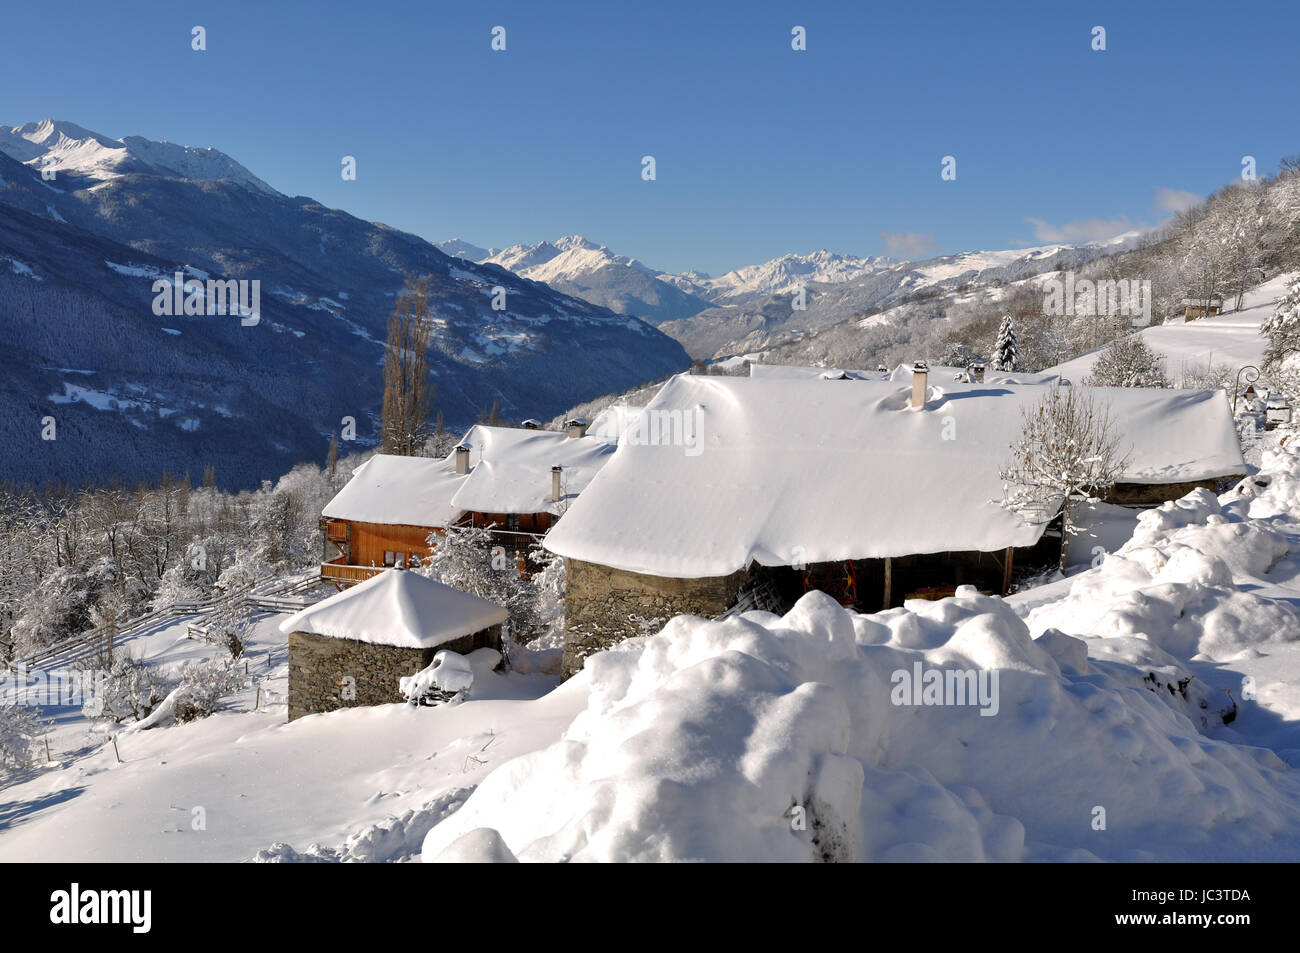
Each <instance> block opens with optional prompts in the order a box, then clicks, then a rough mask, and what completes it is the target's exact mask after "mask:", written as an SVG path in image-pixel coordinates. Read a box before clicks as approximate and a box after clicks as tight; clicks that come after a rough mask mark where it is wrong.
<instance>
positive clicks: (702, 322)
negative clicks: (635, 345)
mask: <svg viewBox="0 0 1300 953" xmlns="http://www.w3.org/2000/svg"><path fill="white" fill-rule="evenodd" d="M1136 238H1137V233H1129V234H1127V235H1121V236H1119V237H1118V238H1115V239H1112V240H1110V241H1107V242H1096V243H1091V244H1087V245H1066V244H1056V245H1043V246H1039V247H1034V248H1014V249H1006V250H997V251H976V252H962V253H959V254H956V255H945V256H942V257H938V258H930V259H926V260H924V261H918V262H909V261H898V260H895V259H891V258H886V257H873V258H858V257H856V256H853V255H843V254H839V253H836V252H832V251H828V250H826V249H821V250H819V251H815V252H812V253H811V254H807V255H798V254H790V255H782V256H780V257H779V258H773V259H771V260H770V261H765V262H762V263H761V264H757V265H746V266H744V267H742V268H737V269H735V270H733V271H729V272H727V273H726V274H723V275H719V276H717V277H713V276H711V275H709V274H707V273H705V272H701V271H683V272H678V273H676V274H674V273H672V272H665V271H659V270H657V269H655V268H651V267H649V266H647V265H646V264H644V263H643V262H641V261H639V260H638V259H636V258H631V257H628V256H626V255H619V254H616V253H615V252H613V251H611V250H610V249H609V248H608V247H607V246H605V245H598V244H596V243H595V242H593V241H591V240H589V239H587V238H584V237H583V236H581V235H568V236H565V237H564V238H561V239H558V240H556V241H545V242H538V243H536V244H532V245H512V246H510V247H509V248H483V247H482V246H479V245H474V244H472V243H470V242H466V241H464V240H462V239H459V238H456V239H450V240H448V241H445V242H439V243H438V247H439V248H440V249H441V250H442V251H444V252H446V253H447V254H449V255H453V256H455V257H459V258H464V259H466V260H468V261H473V262H479V263H484V264H494V265H500V266H501V267H502V268H505V269H506V270H508V271H512V272H514V273H515V274H517V275H519V276H521V277H524V278H527V279H529V280H530V281H540V282H542V283H544V284H547V285H550V286H551V287H552V288H554V289H555V290H557V291H562V292H564V293H565V294H569V295H573V296H574V297H577V298H582V299H583V300H585V301H590V302H592V303H593V304H599V305H602V306H604V307H607V308H609V309H610V310H612V311H615V312H617V313H619V314H634V315H636V316H638V317H641V318H644V319H645V320H647V321H650V322H652V323H655V324H658V325H659V326H660V329H661V330H662V331H663V332H664V333H665V334H668V335H669V336H670V337H674V338H676V339H677V340H679V341H681V343H682V345H683V346H684V347H685V348H686V350H687V351H688V352H690V354H691V356H693V357H699V358H709V357H714V356H723V355H726V354H731V353H740V352H741V351H742V350H753V349H755V348H761V347H765V346H768V345H770V344H772V343H774V342H777V341H780V340H783V339H786V338H789V337H791V336H795V335H800V334H804V333H808V332H811V331H816V330H818V329H820V328H824V327H829V326H830V325H833V324H837V323H839V322H841V321H845V320H848V319H849V318H852V317H854V315H856V314H861V313H863V312H865V311H867V310H871V309H874V308H878V307H880V306H882V305H888V304H890V303H892V302H895V301H898V300H901V299H903V298H906V297H908V296H911V295H915V294H917V293H923V292H926V291H927V290H931V289H935V290H941V291H942V290H951V289H954V288H957V287H959V286H961V285H963V284H972V283H974V284H978V283H988V282H992V281H999V280H1016V279H1019V278H1023V277H1025V276H1028V275H1034V274H1042V273H1044V272H1048V271H1052V270H1054V269H1056V268H1061V267H1069V266H1072V265H1076V264H1081V263H1083V262H1085V261H1090V260H1092V259H1094V258H1097V257H1099V256H1101V255H1104V254H1110V253H1112V252H1115V251H1119V250H1121V249H1122V248H1124V247H1125V246H1127V245H1130V244H1132V243H1133V242H1134V241H1135V240H1136ZM799 288H803V289H804V290H805V292H806V295H807V299H808V301H807V303H808V307H807V310H803V311H792V309H791V307H790V295H791V294H792V293H793V292H795V291H796V289H799ZM814 302H815V303H814Z"/></svg>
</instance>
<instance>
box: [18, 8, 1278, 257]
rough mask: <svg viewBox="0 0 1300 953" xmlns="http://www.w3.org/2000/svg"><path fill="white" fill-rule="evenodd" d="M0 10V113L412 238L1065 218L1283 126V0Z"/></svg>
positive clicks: (775, 239)
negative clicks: (196, 165) (305, 200)
mask: <svg viewBox="0 0 1300 953" xmlns="http://www.w3.org/2000/svg"><path fill="white" fill-rule="evenodd" d="M3 24H4V36H5V46H4V55H3V56H2V57H0V122H3V123H6V124H10V125H14V124H18V123H21V122H26V121H30V120H37V119H42V118H46V117H53V118H56V119H66V120H70V121H72V122H75V123H78V124H80V125H83V126H85V127H87V128H90V129H94V130H95V131H97V132H101V133H104V134H107V135H110V136H116V137H121V136H125V135H143V136H147V137H149V138H153V139H168V140H170V141H173V142H183V143H186V144H189V145H197V146H208V145H211V146H215V147H217V148H218V149H221V150H222V151H224V152H227V153H229V154H230V155H231V156H233V157H234V158H235V159H237V160H238V161H240V162H242V163H243V164H244V165H246V166H247V167H248V168H250V169H251V170H252V171H253V172H254V173H256V174H257V175H259V176H261V177H262V178H263V179H266V180H267V181H268V182H270V183H271V184H272V185H273V186H275V187H276V188H278V189H280V190H281V191H283V192H286V193H288V194H290V195H310V196H313V197H314V198H317V199H319V200H321V201H322V202H324V203H325V204H327V205H330V206H335V207H339V208H343V209H346V210H347V211H349V212H352V213H353V214H356V215H358V216H361V217H363V218H367V219H372V220H376V221H382V222H386V223H388V224H390V225H393V226H396V227H399V228H403V229H406V230H408V231H412V232H415V233H417V234H419V235H422V236H424V237H426V238H428V239H431V240H440V239H444V238H451V237H453V236H459V237H462V238H465V239H467V240H469V241H473V242H476V243H478V244H481V245H498V246H500V245H507V244H514V243H516V242H533V241H540V240H542V239H546V238H556V237H559V236H561V235H565V234H571V233H581V234H584V235H586V236H587V237H589V238H591V239H593V240H595V241H598V242H603V243H605V244H607V245H609V246H610V247H611V248H612V249H613V250H615V251H617V252H620V253H623V254H629V255H633V256H636V257H638V258H640V259H642V260H643V261H645V262H646V263H648V264H650V265H652V266H655V267H658V268H664V269H667V270H682V269H686V268H697V269H700V270H704V271H709V272H712V273H714V274H717V273H721V272H723V271H726V270H728V269H730V268H734V267H738V266H740V265H744V264H751V263H755V262H758V261H763V260H766V259H768V258H772V257H775V256H777V255H780V254H784V253H786V252H808V251H812V250H814V249H817V248H830V249H831V250H834V251H839V252H844V253H849V254H856V255H872V254H890V253H893V254H898V255H901V256H903V257H917V256H918V255H922V254H930V253H949V252H955V251H961V250H968V249H976V248H1006V247H1016V246H1019V245H1022V244H1037V243H1042V242H1045V241H1054V240H1080V239H1086V238H1089V237H1096V236H1098V235H1102V234H1105V233H1115V232H1119V231H1123V230H1125V229H1126V228H1128V227H1139V226H1143V225H1147V226H1150V225H1154V224H1156V223H1158V222H1160V221H1161V220H1163V219H1165V218H1167V217H1168V215H1169V210H1170V209H1171V208H1175V207H1177V206H1178V204H1179V202H1180V201H1185V200H1186V194H1192V195H1204V194H1206V193H1208V192H1210V191H1212V190H1214V189H1216V188H1218V187H1219V186H1222V185H1224V184H1226V183H1227V182H1229V181H1231V180H1233V179H1234V178H1236V177H1237V176H1238V175H1239V173H1240V169H1241V160H1242V156H1244V155H1253V156H1255V157H1256V159H1257V161H1258V164H1259V169H1260V171H1261V172H1272V171H1273V170H1275V169H1276V166H1277V160H1278V158H1279V157H1281V156H1283V155H1286V154H1290V153H1295V152H1300V123H1297V122H1296V119H1297V112H1298V111H1300V110H1298V109H1297V104H1298V103H1300V97H1298V96H1297V85H1298V84H1300V79H1298V78H1297V76H1296V73H1295V61H1296V53H1295V45H1296V37H1297V35H1298V32H1300V31H1298V30H1297V27H1300V4H1296V3H1294V2H1293V0H1292V2H1272V3H1259V2H1251V0H1236V2H1233V3H1223V2H1215V3H1202V2H1132V0H1125V2H1119V3H1106V2H1088V3H1078V2H1059V0H1050V2H1046V0H1045V2H1038V3H1028V2H1026V3H989V4H983V3H962V2H947V3H940V2H912V0H908V2H905V3H877V2H874V0H873V2H869V3H868V2H856V0H855V2H851V3H850V2H842V3H806V2H800V3H792V2H786V3H769V2H753V3H713V2H693V3H678V2H673V0H668V2H656V3H654V4H649V3H646V4H630V3H628V4H625V3H619V2H568V0H555V2H546V3H539V2H536V0H529V2H526V3H457V4H451V3H446V2H430V0H420V2H388V3H386V2H383V0H374V2H369V3H357V2H346V3H343V2H333V0H321V2H312V3H298V2H276V3H243V2H230V0H222V2H214V3H189V2H176V0H167V2H127V3H124V4H105V3H102V2H95V3H84V2H68V3H61V4H59V5H58V6H57V7H51V6H49V5H41V4H17V3H13V4H8V5H7V6H6V9H5V11H4V14H3ZM194 25H202V26H204V27H205V28H206V30H207V45H208V49H207V51H206V52H201V53H200V52H194V51H193V50H191V49H190V30H191V27H193V26H194ZM496 25H501V26H504V27H505V28H506V31H507V32H506V40H507V49H506V51H505V52H501V53H498V52H493V51H492V50H491V49H490V41H491V35H490V31H491V29H492V27H493V26H496ZM795 25H801V26H804V27H806V29H807V46H808V48H807V50H806V51H805V52H795V51H793V50H791V48H790V40H791V28H792V27H793V26H795ZM1096 25H1101V26H1104V27H1105V28H1106V31H1107V50H1106V51H1105V52H1094V51H1093V50H1092V49H1091V46H1090V44H1091V30H1092V28H1093V27H1094V26H1096ZM343 155H354V156H356V158H357V180H356V181H354V182H345V181H343V180H342V179H341V177H340V175H339V172H340V168H341V166H340V160H341V157H342V156H343ZM643 155H653V156H654V157H655V159H656V163H657V175H658V177H657V179H656V180H655V181H653V182H646V181H643V180H642V178H641V157H642V156H643ZM945 155H952V156H954V157H955V158H956V160H957V178H956V180H955V181H951V182H945V181H942V180H941V178H940V162H941V159H942V157H943V156H945Z"/></svg>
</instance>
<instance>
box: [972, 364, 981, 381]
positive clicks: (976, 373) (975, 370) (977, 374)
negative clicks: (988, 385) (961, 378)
mask: <svg viewBox="0 0 1300 953" xmlns="http://www.w3.org/2000/svg"><path fill="white" fill-rule="evenodd" d="M970 380H971V383H972V384H983V383H984V365H983V364H972V365H971V366H970Z"/></svg>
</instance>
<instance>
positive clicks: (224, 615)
mask: <svg viewBox="0 0 1300 953" xmlns="http://www.w3.org/2000/svg"><path fill="white" fill-rule="evenodd" d="M252 625H253V610H252V608H251V607H250V606H249V605H248V604H246V603H242V602H241V601H240V599H239V598H238V597H236V598H232V599H227V600H225V601H223V602H221V603H220V604H218V606H217V608H216V609H214V610H213V611H212V614H211V615H210V616H208V618H207V619H205V620H204V624H203V641H205V642H207V643H208V644H210V645H216V646H219V647H221V648H223V649H225V650H226V651H227V652H229V653H230V657H231V659H237V658H239V657H240V656H241V655H243V654H244V645H245V643H246V642H247V641H248V636H249V632H250V630H251V629H252Z"/></svg>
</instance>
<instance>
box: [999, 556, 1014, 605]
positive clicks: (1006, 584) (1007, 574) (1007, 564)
mask: <svg viewBox="0 0 1300 953" xmlns="http://www.w3.org/2000/svg"><path fill="white" fill-rule="evenodd" d="M1015 555H1016V551H1015V550H1014V549H1013V548H1011V547H1010V546H1008V547H1007V555H1006V559H1005V561H1004V562H1003V564H1002V595H1004V596H1005V595H1006V594H1007V590H1008V589H1010V588H1011V563H1012V560H1014V559H1015Z"/></svg>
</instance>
